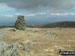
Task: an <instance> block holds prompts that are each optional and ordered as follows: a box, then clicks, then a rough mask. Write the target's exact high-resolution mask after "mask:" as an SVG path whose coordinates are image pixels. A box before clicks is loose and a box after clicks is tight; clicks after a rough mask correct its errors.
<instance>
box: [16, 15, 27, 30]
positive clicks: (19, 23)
mask: <svg viewBox="0 0 75 56" xmlns="http://www.w3.org/2000/svg"><path fill="white" fill-rule="evenodd" d="M15 28H16V29H18V30H25V28H26V22H25V19H24V16H18V19H17V21H16V23H15Z"/></svg>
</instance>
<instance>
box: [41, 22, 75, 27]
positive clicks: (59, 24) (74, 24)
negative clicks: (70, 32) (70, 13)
mask: <svg viewBox="0 0 75 56" xmlns="http://www.w3.org/2000/svg"><path fill="white" fill-rule="evenodd" d="M43 27H44V28H54V27H63V28H75V22H73V21H62V22H55V23H51V24H47V25H44V26H42V28H43Z"/></svg>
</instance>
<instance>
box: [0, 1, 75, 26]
mask: <svg viewBox="0 0 75 56" xmlns="http://www.w3.org/2000/svg"><path fill="white" fill-rule="evenodd" d="M19 15H24V16H25V19H26V23H27V25H36V26H37V25H39V26H41V25H45V24H49V23H53V22H58V21H75V0H0V23H2V25H4V24H6V23H7V25H8V24H9V23H11V24H12V25H13V24H14V22H15V21H16V20H17V16H19Z"/></svg>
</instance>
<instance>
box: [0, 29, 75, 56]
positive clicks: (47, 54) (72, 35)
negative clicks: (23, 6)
mask: <svg viewBox="0 0 75 56" xmlns="http://www.w3.org/2000/svg"><path fill="white" fill-rule="evenodd" d="M11 29H13V28H5V29H0V31H1V34H4V35H5V36H7V37H6V38H5V39H4V40H0V42H5V43H10V44H11V43H16V42H17V43H23V44H24V45H25V46H27V47H28V48H29V49H30V51H31V53H25V52H24V51H22V50H20V56H25V55H26V56H59V53H58V52H59V49H61V50H62V51H71V50H75V28H62V29H58V28H27V29H26V30H25V31H18V32H13V31H10V30H11ZM47 32H48V33H47ZM48 34H52V35H50V36H48ZM53 35H54V36H55V38H53V37H51V36H53ZM16 36H17V37H16ZM30 42H31V44H32V45H28V43H30ZM37 43H38V45H37ZM39 43H40V44H39Z"/></svg>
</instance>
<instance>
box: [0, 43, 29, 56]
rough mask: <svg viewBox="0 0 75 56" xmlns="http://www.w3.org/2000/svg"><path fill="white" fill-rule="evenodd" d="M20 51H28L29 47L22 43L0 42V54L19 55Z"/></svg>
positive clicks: (6, 55) (3, 55)
mask: <svg viewBox="0 0 75 56" xmlns="http://www.w3.org/2000/svg"><path fill="white" fill-rule="evenodd" d="M20 51H24V52H27V53H30V49H29V48H28V47H27V46H25V45H24V44H23V43H11V44H8V43H5V42H0V55H1V56H19V55H20V54H19V53H20Z"/></svg>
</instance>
